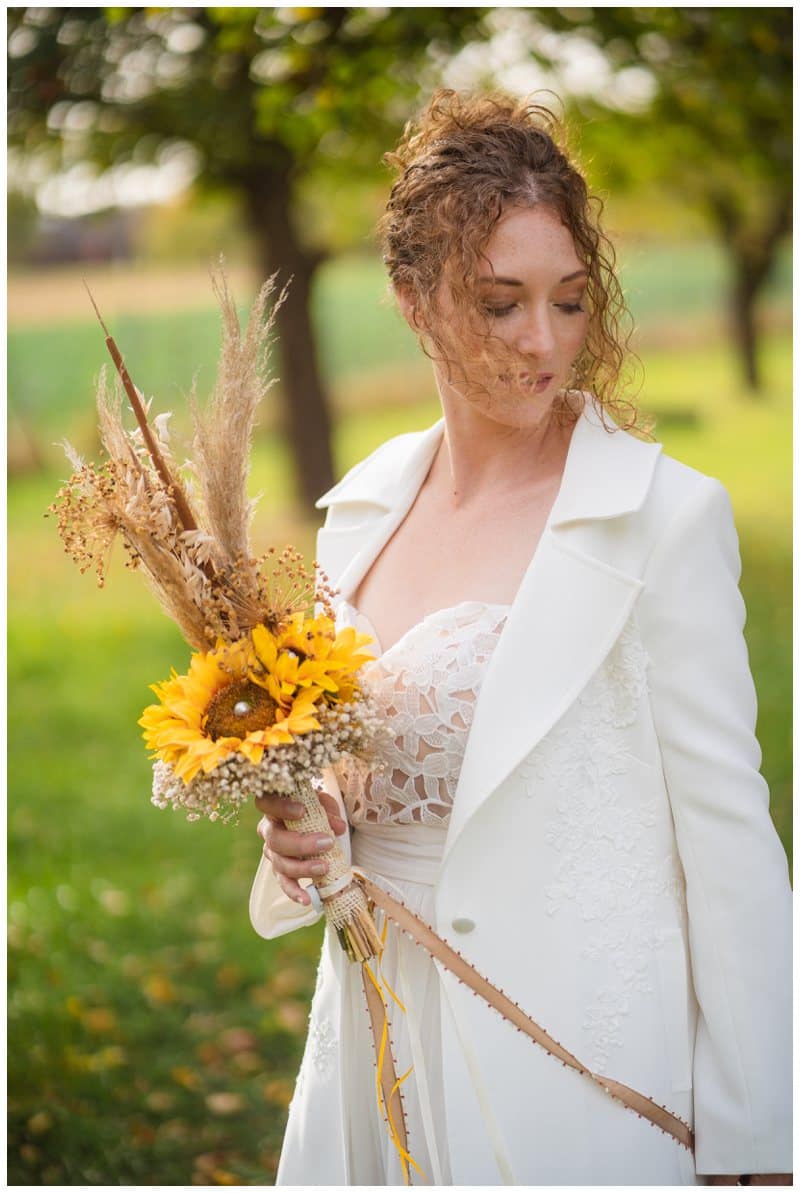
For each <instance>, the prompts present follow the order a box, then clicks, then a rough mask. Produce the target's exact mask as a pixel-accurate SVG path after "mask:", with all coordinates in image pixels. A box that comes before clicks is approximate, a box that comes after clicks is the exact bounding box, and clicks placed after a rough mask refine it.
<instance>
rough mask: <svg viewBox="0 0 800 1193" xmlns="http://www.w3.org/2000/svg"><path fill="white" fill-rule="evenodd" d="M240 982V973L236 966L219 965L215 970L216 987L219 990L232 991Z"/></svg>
mask: <svg viewBox="0 0 800 1193" xmlns="http://www.w3.org/2000/svg"><path fill="white" fill-rule="evenodd" d="M241 981H242V971H241V969H240V967H239V966H238V965H233V964H228V965H221V966H220V968H219V969H218V970H217V985H218V986H219V988H220V989H221V990H233V989H234V987H236V986H238V985H240V984H241Z"/></svg>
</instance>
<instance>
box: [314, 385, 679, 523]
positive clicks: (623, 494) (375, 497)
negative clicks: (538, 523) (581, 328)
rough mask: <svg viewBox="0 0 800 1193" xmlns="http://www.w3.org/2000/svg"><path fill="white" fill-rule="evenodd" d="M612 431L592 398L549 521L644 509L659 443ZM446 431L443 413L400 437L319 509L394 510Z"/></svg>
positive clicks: (577, 429) (418, 480)
mask: <svg viewBox="0 0 800 1193" xmlns="http://www.w3.org/2000/svg"><path fill="white" fill-rule="evenodd" d="M611 427H612V430H610V431H609V430H607V429H606V427H605V426H604V424H603V421H602V419H601V417H600V414H599V413H598V410H597V408H596V406H595V404H594V402H592V401H591V400H587V401H586V403H585V405H584V409H583V411H582V413H581V415H580V417H579V418H578V422H577V424H576V426H575V430H574V432H573V434H572V439H571V441H570V446H569V451H568V453H567V460H566V464H565V467H564V474H563V477H562V480H561V487H560V489H559V492H558V496H557V497H556V500H555V503H554V505H553V508H552V510H551V512H550V519H549V526H550V527H557V526H562V525H566V524H568V523H570V522H578V521H585V520H587V519H602V518H615V517H619V516H621V515H623V514H627V513H632V512H633V511H635V510H637V509H639V508H640V506H641V505H642V503H643V501H644V499H645V497H646V495H647V491H648V489H649V487H650V481H651V479H652V475H653V470H654V468H655V464H656V460H657V459H658V455H659V453H660V452H661V444H660V443H644V442H643V441H641V440H638V439H635V438H634V437H633V436H631V435H629V434H628V433H627V432H625V431H621V430H619V428H617V427H616V426H615V424H613V423H611ZM444 430H445V420H444V418H440V419H439V420H438V421H437V422H435V423H434V424H433V425H432V426H430V427H428V428H427V429H426V430H424V431H417V432H412V433H410V434H406V435H398V436H397V437H396V438H395V439H392V440H389V442H388V443H386V444H384V445H383V447H382V448H381V449H379V450H378V451H377V452H375V453H373V455H372V456H370V457H368V458H367V460H365V461H363V463H362V464H361V465H359V466H357V467H356V468H355V469H352V470H351V471H350V472H349V473H348V474H347V475H346V476H345V477H344V478H343V479H342V480H341V481H339V483H338V484H337V485H334V486H333V488H332V489H329V490H328V492H327V493H325V494H323V496H322V497H320V498H319V500H318V501H317V503H316V505H317V508H318V509H326V508H327V507H328V506H332V505H337V504H349V503H356V504H358V505H368V506H374V507H375V508H376V510H381V511H384V512H387V513H388V512H391V511H393V510H396V509H397V508H398V507H400V506H404V505H405V506H406V508H408V505H409V503H408V497H409V493H410V494H411V496H412V501H413V497H415V496H416V494H417V492H418V490H419V488H420V486H421V484H422V482H423V481H424V479H425V477H426V475H427V473H428V470H429V469H430V466H431V464H432V463H433V459H434V456H435V455H436V452H437V451H438V449H439V444H440V443H441V441H442V437H443V435H444Z"/></svg>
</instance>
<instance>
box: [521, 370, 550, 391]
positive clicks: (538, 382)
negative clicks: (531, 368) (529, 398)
mask: <svg viewBox="0 0 800 1193" xmlns="http://www.w3.org/2000/svg"><path fill="white" fill-rule="evenodd" d="M554 377H555V373H536V374H535V375H534V374H532V373H520V374H519V381H520V383H521V384H522V385H526V386H529V387H530V388H532V389H534V390H535V391H536V393H541V392H542V391H543V390H545V389H547V387H548V385H549V384H550V382H551V381H552V380H553V378H554Z"/></svg>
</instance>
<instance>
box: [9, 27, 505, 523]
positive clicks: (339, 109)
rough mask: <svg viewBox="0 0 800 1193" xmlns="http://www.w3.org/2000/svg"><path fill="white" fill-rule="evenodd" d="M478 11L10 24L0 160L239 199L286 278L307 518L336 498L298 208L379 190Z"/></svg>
mask: <svg viewBox="0 0 800 1193" xmlns="http://www.w3.org/2000/svg"><path fill="white" fill-rule="evenodd" d="M489 11H491V10H489V9H481V8H235V7H231V8H226V7H222V6H220V7H204V8H10V9H9V10H8V28H9V65H8V84H9V94H8V133H9V143H10V145H11V146H12V147H13V148H14V149H15V150H16V151H17V152H18V153H20V154H21V155H22V156H23V157H24V158H25V159H26V160H27V161H28V162H31V161H34V162H36V165H37V168H41V167H42V166H44V167H45V168H47V169H49V170H52V171H54V170H58V169H64V168H68V167H69V166H71V165H73V164H75V163H76V162H81V161H86V160H91V161H93V162H95V163H96V165H97V166H98V167H99V168H109V167H112V166H116V165H119V164H121V163H137V164H138V163H142V162H152V161H161V162H163V161H166V160H168V159H169V157H170V155H175V154H180V153H184V154H185V153H186V152H187V148H186V147H187V145H188V146H192V147H193V149H194V151H195V153H196V154H197V155H198V159H199V176H200V180H201V181H202V182H203V184H204V185H205V186H207V187H210V188H217V189H223V190H227V191H232V192H234V193H236V194H237V195H238V196H239V197H240V199H241V202H242V204H243V208H244V211H245V214H246V218H247V220H248V222H249V224H250V226H251V227H252V230H253V234H254V236H255V238H256V242H257V244H258V245H259V252H260V257H261V261H260V265H261V269H262V271H263V273H264V274H268V273H272V272H273V271H275V270H278V271H279V273H280V278H281V279H282V280H284V281H285V280H286V279H288V278H289V277H290V276H291V277H292V279H293V281H292V285H291V289H290V292H289V298H288V300H287V302H286V303H285V304H284V306H283V308H282V310H281V312H280V316H279V324H278V329H279V333H280V349H281V353H282V358H283V364H284V368H283V370H282V374H283V390H284V393H285V395H286V423H287V427H288V432H289V436H290V440H291V443H292V446H293V449H294V453H295V458H296V461H297V474H298V484H299V488H300V492H301V496H302V498H303V499H304V501H305V502H306V503H308V504H310V503H311V502H312V501H313V500H314V498H316V497H317V496H318V495H319V493H320V492H322V491H323V490H324V489H326V488H328V487H329V485H330V484H331V483H332V480H333V468H332V461H331V450H330V417H329V409H328V403H327V401H326V395H325V390H324V386H323V383H322V379H321V377H320V373H319V368H318V363H317V356H316V352H315V349H314V337H313V333H312V328H311V323H310V315H309V297H310V288H311V283H312V279H313V276H314V273H315V271H316V269H317V267H318V266H319V265H320V263H321V261H322V260H323V258H324V253H325V250H324V248H322V247H320V237H319V236H317V235H315V229H314V228H313V227H304V226H302V221H301V220H298V218H297V211H298V210H303V208H302V207H299V206H298V204H296V202H295V199H296V197H297V193H298V191H299V190H300V188H301V187H302V186H304V185H305V187H306V189H307V188H308V185H309V178H310V177H311V176H313V174H314V172H315V171H323V172H324V171H328V172H329V173H330V172H333V173H336V172H337V171H338V174H339V176H340V178H344V177H345V176H346V175H350V174H356V173H358V172H362V173H364V172H372V173H373V174H374V173H375V172H376V170H377V167H378V163H379V159H380V156H381V153H382V152H383V151H384V150H385V149H387V148H388V147H389V145H390V144H391V143H392V142H393V140H394V139H396V137H397V135H398V133H399V131H400V128H401V127H402V124H403V122H404V121H405V120H406V119H407V118H408V116H409V115H410V114H411V112H412V111H413V110H414V108H415V107H416V106H417V103H418V101H419V97H420V95H421V93H423V92H424V91H426V90H430V89H431V87H432V86H433V85H435V82H436V81H437V77H438V74H437V72H438V69H439V64H441V63H442V62H443V61H444V60H446V57H447V54H448V52H449V51H451V50H452V49H453V48H455V47H458V46H461V45H462V44H463V43H464V41H465V40H467V39H472V40H478V39H480V38H482V37H483V36H485V35H486V31H485V29H484V27H483V23H482V22H483V17H484V16H485V14H486V13H488V12H489Z"/></svg>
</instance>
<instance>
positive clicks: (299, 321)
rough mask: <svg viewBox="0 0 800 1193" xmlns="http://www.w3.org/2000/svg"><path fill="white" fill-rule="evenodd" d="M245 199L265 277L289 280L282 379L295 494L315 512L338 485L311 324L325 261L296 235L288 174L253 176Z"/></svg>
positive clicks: (282, 325)
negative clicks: (315, 284)
mask: <svg viewBox="0 0 800 1193" xmlns="http://www.w3.org/2000/svg"><path fill="white" fill-rule="evenodd" d="M245 196H246V201H247V208H248V214H249V217H250V221H251V226H252V229H253V232H254V234H255V236H256V238H257V241H258V244H259V246H260V256H261V264H262V269H263V271H264V274H265V277H266V276H268V275H269V274H272V273H274V272H275V271H276V270H278V287H279V288H280V287H282V286H283V285H284V284H285V283H286V282H287V281H289V279H290V278H291V284H290V286H289V293H288V297H287V299H286V301H285V302H284V304H283V306H282V307H281V309H280V311H279V312H278V317H277V331H278V337H279V344H278V348H279V351H280V360H281V371H280V378H281V388H282V390H283V394H284V397H285V423H284V425H285V427H286V430H287V431H288V434H289V441H290V444H291V447H292V453H293V456H294V461H295V469H296V475H297V491H298V494H299V496H300V498H301V500H302V502H303V505H304V506H305V508H306V509H307V510H308V512H309V513H311V512H312V511H313V507H314V502H315V501H316V499H317V498H318V497H319V496H321V494H322V493H324V492H325V490H326V489H329V488H330V487H331V485H332V484H333V480H334V477H333V458H332V454H331V417H330V405H329V400H328V396H327V393H326V389H325V385H324V383H323V381H322V377H321V375H320V371H319V366H318V363H317V351H316V344H315V341H314V330H313V327H312V324H311V282H312V279H313V276H314V273H315V271H316V269H317V266H318V265H319V264H320V262H321V260H322V257H321V256H320V255H312V254H309V253H308V252H307V251H306V250H305V249H304V248H303V247H302V245H301V244H300V243H299V241H298V239H297V236H296V234H295V230H294V227H293V226H292V220H291V211H290V206H291V184H290V181H289V178H288V171H287V172H284V171H282V170H278V169H276V170H275V171H270V172H269V174H265V173H263V172H261V173H259V175H258V177H251V178H250V179H248V185H247V187H246V190H245Z"/></svg>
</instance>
